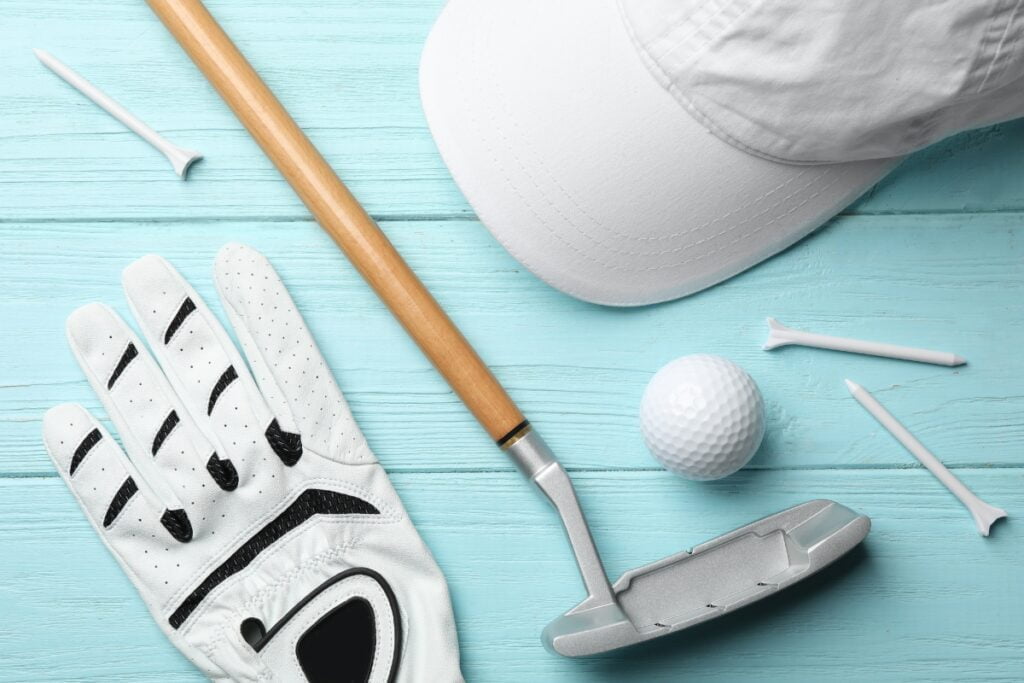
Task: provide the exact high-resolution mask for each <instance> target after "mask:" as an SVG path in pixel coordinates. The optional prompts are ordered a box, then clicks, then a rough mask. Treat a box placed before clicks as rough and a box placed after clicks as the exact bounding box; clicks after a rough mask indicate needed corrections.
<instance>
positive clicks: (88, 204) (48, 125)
mask: <svg viewBox="0 0 1024 683" xmlns="http://www.w3.org/2000/svg"><path fill="white" fill-rule="evenodd" d="M209 5H210V8H211V9H212V10H213V11H214V12H215V14H216V15H217V17H218V19H219V20H220V21H221V22H222V23H223V24H224V25H225V26H227V27H228V28H229V32H230V34H231V36H232V38H233V39H234V40H235V41H237V42H238V43H239V44H240V45H244V46H245V50H244V52H245V54H246V57H248V59H249V60H250V61H251V62H252V64H253V66H254V67H255V68H256V70H257V71H258V72H259V73H260V75H261V76H262V77H263V78H264V80H266V82H267V84H268V85H269V86H270V88H271V89H272V90H273V91H274V93H275V94H276V95H277V97H278V98H279V99H280V100H281V101H282V102H283V103H284V105H285V106H286V107H287V108H288V110H289V111H290V112H291V114H292V116H294V117H295V119H296V121H297V122H298V123H299V125H300V126H302V128H303V129H304V130H305V131H306V133H307V134H308V135H309V136H310V138H311V139H312V140H313V142H314V144H316V146H317V147H318V148H319V149H320V151H321V152H322V153H323V155H324V156H325V157H326V159H327V161H328V162H330V164H331V166H332V167H333V168H335V169H336V170H337V171H338V172H339V174H340V175H341V176H342V177H343V178H344V179H345V182H346V184H347V185H348V186H349V187H350V188H351V189H352V191H353V193H354V194H355V195H356V197H358V198H359V200H360V202H361V203H362V204H363V205H364V206H366V207H367V209H368V210H369V211H370V213H371V214H372V215H373V216H375V217H377V218H378V219H387V218H421V217H454V216H457V217H470V216H471V215H472V212H471V210H470V209H469V207H468V206H467V205H466V203H465V201H464V200H463V199H462V197H461V196H460V194H459V193H458V191H457V189H456V188H455V187H454V185H453V184H452V183H451V182H450V180H449V178H448V173H447V171H446V170H445V168H444V165H443V164H442V163H441V160H440V158H439V157H438V155H437V152H436V151H435V148H434V145H433V142H432V141H431V139H430V135H429V133H428V131H427V126H426V122H425V121H424V118H423V114H422V112H421V108H420V102H419V95H418V90H417V68H418V62H419V55H420V51H421V49H422V45H423V41H424V39H425V38H426V35H427V33H428V31H429V29H430V25H431V23H432V22H433V20H434V17H436V15H437V13H438V12H439V11H440V8H441V6H442V5H443V0H374V1H373V2H356V1H355V0H334V1H332V2H316V1H311V0H303V1H302V2H273V1H271V0H210V3H209ZM0 16H2V17H3V21H2V22H0V57H2V58H3V64H4V74H3V77H2V81H0V82H2V85H3V95H4V103H3V107H0V178H2V179H4V181H5V182H4V183H3V184H2V185H0V219H10V218H20V219H32V220H40V221H48V220H59V221H67V220H110V219H113V218H140V219H144V220H152V219H155V218H169V217H178V218H192V219H199V218H250V219H254V220H268V219H303V218H305V215H306V212H305V209H304V208H303V207H302V204H301V203H300V202H299V201H298V200H297V199H296V198H295V197H294V195H293V194H292V192H291V191H290V189H289V188H288V187H287V186H286V185H285V184H284V183H282V182H280V178H279V176H278V174H277V172H276V171H275V170H274V168H273V166H272V165H271V163H270V162H269V161H268V160H267V159H265V158H264V156H263V154H262V153H261V151H260V149H259V147H258V146H257V145H256V144H255V143H254V142H253V141H252V140H251V139H250V138H249V136H248V134H247V133H246V132H245V131H244V130H243V129H242V127H241V125H240V124H239V123H238V122H237V121H236V120H235V118H234V116H233V115H232V114H231V112H230V111H229V110H228V108H227V107H225V106H224V105H223V103H222V102H221V100H220V98H219V96H218V95H217V93H216V92H215V91H214V90H213V88H212V87H210V86H209V85H208V84H206V83H205V82H203V80H202V79H199V78H196V74H195V67H194V66H193V65H192V64H191V63H190V62H189V60H188V57H186V56H185V55H184V54H183V53H182V51H181V49H180V48H179V47H178V45H177V44H176V43H175V41H174V39H173V38H171V36H170V35H168V34H167V32H166V30H165V29H164V28H163V27H162V26H161V25H160V23H159V22H157V21H154V19H153V16H152V12H150V11H149V9H148V8H147V7H146V6H145V4H144V3H142V2H123V1H117V0H99V1H95V2H89V3H82V2H80V1H78V0H47V1H46V2H44V3H40V2H31V1H30V0H0ZM33 47H42V48H46V49H47V50H49V51H50V52H52V53H53V54H54V55H56V56H57V57H59V58H60V59H62V60H63V61H65V62H67V63H68V64H69V65H70V66H72V67H73V68H75V69H76V70H78V71H80V72H81V73H82V74H83V75H85V76H86V77H87V78H89V79H90V80H92V81H94V82H95V83H96V84H97V85H99V86H101V87H103V88H104V89H105V90H107V91H108V92H109V93H110V94H111V95H112V96H113V97H115V98H116V99H118V100H119V101H121V102H123V104H124V105H125V106H127V107H128V108H129V109H131V110H132V111H133V112H134V113H136V114H138V115H139V116H140V118H142V119H143V120H145V121H146V122H147V123H148V124H150V125H151V126H153V127H154V128H155V129H156V130H158V131H160V132H161V133H165V134H167V137H168V138H169V139H171V140H173V141H175V142H177V143H179V144H183V145H185V146H188V147H190V148H194V149H198V150H200V151H202V152H203V153H204V154H205V155H206V158H205V159H204V160H203V161H202V162H200V163H199V164H197V165H196V166H195V168H193V169H192V170H191V171H190V172H189V173H190V181H189V182H185V183H183V182H181V181H180V180H179V179H178V178H177V177H175V175H174V173H172V172H168V170H167V167H166V164H163V163H162V162H161V159H160V157H159V155H158V153H157V152H155V151H154V150H152V149H150V148H149V147H147V146H146V144H145V143H143V142H141V141H139V140H138V139H137V138H136V137H135V136H134V135H133V134H132V133H129V132H128V131H126V130H124V129H123V127H121V126H120V124H118V123H117V122H116V121H113V120H111V119H110V118H109V117H108V116H107V115H106V114H104V113H103V112H101V111H99V110H97V109H96V108H95V107H94V106H93V105H91V104H90V103H89V102H86V101H84V100H82V98H81V97H79V96H77V95H75V94H74V93H73V92H71V91H70V90H69V89H68V87H67V85H65V84H64V83H62V82H60V80H59V79H57V78H56V77H54V76H53V75H52V74H48V73H46V70H45V69H44V68H43V67H42V66H41V65H40V64H39V63H38V61H37V60H36V59H35V57H34V56H33V55H32V51H31V49H32V48H33ZM1022 145H1024V122H1020V121H1019V122H1016V123H1012V124H1005V125H1000V126H996V127H993V128H990V129H986V130H983V131H975V132H971V133H966V134H964V135H960V136H957V137H955V138H953V139H951V140H948V141H945V142H942V143H940V144H938V145H936V146H935V147H933V148H930V149H928V150H926V151H924V152H922V153H920V154H917V155H915V156H913V157H912V158H910V159H909V160H908V161H907V162H906V163H905V164H904V165H903V167H901V168H900V169H898V170H897V171H895V172H894V173H893V174H891V175H890V176H889V178H888V179H887V180H885V181H883V182H882V183H881V184H880V185H879V186H878V187H876V188H875V189H874V190H872V191H871V192H870V193H869V196H868V197H866V198H865V199H863V200H861V201H860V202H858V203H857V204H855V205H854V206H853V207H851V208H850V209H849V210H848V211H850V212H855V213H871V214H878V213H892V212H901V213H919V212H960V211H972V212H992V211H1020V210H1024V182H1021V180H1020V179H1021V178H1022V177H1024V155H1021V154H1020V153H1019V150H1020V149H1021V146H1022ZM112 198H116V201H111V200H112Z"/></svg>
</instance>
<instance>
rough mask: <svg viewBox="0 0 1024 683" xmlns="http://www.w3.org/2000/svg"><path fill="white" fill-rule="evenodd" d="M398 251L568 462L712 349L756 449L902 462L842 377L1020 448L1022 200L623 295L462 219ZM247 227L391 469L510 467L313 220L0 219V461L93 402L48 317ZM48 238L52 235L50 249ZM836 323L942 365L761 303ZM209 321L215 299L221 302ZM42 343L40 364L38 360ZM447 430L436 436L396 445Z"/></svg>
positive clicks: (601, 452) (989, 449)
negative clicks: (653, 387) (669, 369)
mask: <svg viewBox="0 0 1024 683" xmlns="http://www.w3.org/2000/svg"><path fill="white" fill-rule="evenodd" d="M383 227H384V229H385V231H386V232H388V234H389V235H390V237H391V239H392V240H394V242H395V244H396V245H397V246H398V248H399V250H400V251H401V252H402V253H403V254H404V255H405V256H406V258H408V260H409V262H410V263H411V264H412V266H413V267H414V268H415V269H416V270H417V271H418V272H419V274H420V275H421V277H423V279H424V281H425V282H426V283H427V285H428V286H429V287H430V288H431V289H432V290H433V291H434V292H435V293H436V295H437V297H438V299H439V300H440V301H441V303H442V305H444V306H445V307H446V308H447V309H448V310H449V311H450V312H451V315H452V316H453V317H454V319H455V320H456V322H457V323H458V324H459V326H460V327H462V328H463V329H464V330H465V331H466V333H467V335H468V336H469V338H470V339H471V340H472V341H473V343H474V345H476V346H477V347H478V348H479V349H480V351H481V353H482V355H483V357H484V358H485V359H486V361H487V362H488V363H490V364H491V365H492V366H493V368H494V370H495V372H496V373H497V375H498V377H499V378H500V379H501V381H502V382H503V383H505V384H506V385H507V386H508V387H509V389H510V391H511V393H512V395H513V397H514V398H515V399H516V400H517V401H519V402H521V404H522V405H523V407H524V408H525V409H526V410H527V411H528V414H530V415H532V416H533V419H534V421H535V422H536V423H537V424H538V426H539V427H540V428H541V429H542V430H543V432H544V434H545V436H546V438H547V439H548V440H549V441H550V442H551V443H552V446H553V447H554V448H555V452H556V453H557V454H558V455H559V457H560V459H562V460H564V461H565V463H566V464H567V465H568V466H569V467H572V468H577V469H578V468H584V469H608V468H650V467H654V466H656V463H655V462H654V461H653V460H652V459H651V458H650V456H649V455H648V454H647V453H646V451H645V449H644V447H643V445H642V443H641V441H640V438H639V432H638V427H637V423H636V409H637V405H639V399H640V395H641V393H642V392H643V388H644V386H645V385H646V383H647V381H648V380H649V378H650V376H651V374H652V373H653V372H655V371H656V370H657V369H658V368H659V367H660V366H661V365H662V364H663V363H665V362H667V361H668V360H671V359H672V358H674V357H676V356H680V355H683V354H686V353H701V352H703V353H707V352H711V353H720V354H723V355H725V356H727V357H730V358H733V359H734V360H736V361H737V362H738V363H740V364H741V365H742V366H743V367H745V368H747V369H748V370H749V371H750V372H751V373H752V374H753V376H754V378H755V379H756V380H757V381H758V382H759V383H760V386H761V389H762V391H763V393H764V394H765V397H766V400H767V402H768V407H769V429H768V440H767V443H766V445H765V447H764V448H763V449H762V452H761V453H760V454H759V455H758V456H757V458H756V459H755V460H754V461H753V463H752V466H754V467H758V468H806V467H873V466H874V467H877V466H881V467H908V466H914V464H915V463H914V462H913V461H912V460H911V459H910V458H909V456H907V455H906V454H905V453H903V452H902V450H900V448H899V447H898V445H896V444H895V443H894V442H892V441H891V440H890V439H889V437H888V436H887V435H886V434H885V433H884V432H883V431H881V430H880V429H879V428H878V427H877V425H875V424H874V422H872V421H871V420H870V419H869V418H868V417H867V416H866V415H864V414H862V411H861V410H860V408H859V406H857V405H856V403H855V402H853V401H852V399H850V397H849V396H848V394H847V392H846V389H845V387H844V386H843V383H842V380H843V378H844V377H847V376H849V377H851V378H853V379H855V380H856V381H858V382H860V383H861V384H863V385H864V386H867V387H869V388H870V389H871V390H872V391H874V392H877V393H878V395H879V396H880V397H881V398H880V400H884V401H885V402H886V405H887V406H889V407H890V409H891V410H892V411H893V412H894V413H896V414H897V415H899V416H900V418H901V419H903V420H904V421H905V422H906V423H907V424H908V425H910V426H911V428H912V429H914V430H915V432H916V433H917V434H918V436H919V437H920V438H921V439H922V440H923V441H924V442H925V443H926V444H927V445H928V446H929V447H931V448H932V449H933V450H934V451H935V453H936V454H938V455H939V457H941V458H943V459H944V460H945V461H946V462H947V464H950V465H953V466H958V465H967V464H974V465H998V464H1003V465H1012V464H1016V463H1020V462H1021V461H1022V455H1024V448H1022V446H1021V443H1022V441H1024V425H1022V424H1021V421H1020V415H1021V413H1022V411H1024V394H1022V392H1021V391H1020V378H1021V377H1022V376H1024V357H1022V356H1021V354H1020V353H1019V352H1018V349H1017V344H1016V343H1014V342H1013V340H1021V339H1024V309H1022V307H1021V306H1020V304H1019V302H1020V301H1021V298H1022V296H1024V220H1022V216H1021V215H1020V214H986V215H973V216H852V217H845V218H842V219H841V220H839V221H837V222H836V223H835V224H833V225H831V226H829V227H828V228H826V229H824V230H823V231H821V232H820V233H818V234H817V235H816V236H814V237H812V238H810V239H808V240H806V241H804V242H802V243H801V244H799V245H797V246H796V247H794V248H793V249H790V250H789V251H787V252H786V253H784V254H782V255H780V256H778V257H776V258H774V259H772V260H770V261H769V262H767V263H765V264H763V265H761V266H759V267H757V268H755V269H754V270H752V271H750V272H748V273H746V274H744V275H742V276H740V277H738V278H735V279H733V280H730V281H729V282H727V283H725V284H724V285H721V286H719V287H715V288H713V289H711V290H709V291H707V292H705V293H702V294H700V295H698V296H695V297H690V298H688V299H684V300H682V301H677V302H674V303H671V304H668V305H664V306H656V307H651V308H644V309H635V310H616V309H606V308H601V307H597V306H592V305H588V304H583V303H580V302H578V301H575V300H573V299H570V298H568V297H565V296H563V295H560V294H558V293H557V292H554V291H553V290H551V289H549V288H547V287H544V286H543V285H541V284H539V283H538V282H537V281H536V280H534V279H533V278H532V276H530V275H529V274H526V273H524V272H522V270H521V268H520V267H519V266H518V265H517V264H516V263H515V261H513V260H512V259H511V258H510V257H509V256H508V255H507V254H506V253H505V252H504V251H503V250H502V249H501V248H500V247H499V246H498V245H497V244H496V243H495V242H494V241H493V240H492V239H491V238H490V236H489V235H488V234H487V232H486V231H485V230H484V229H483V228H481V226H480V225H479V224H477V223H474V222H464V221H443V222H408V223H385V224H384V226H383ZM228 240H241V241H245V242H247V243H249V244H252V245H253V246H255V247H257V248H259V249H261V250H263V251H264V252H265V253H267V254H268V255H269V257H270V258H271V260H272V262H273V263H274V264H275V266H276V267H277V268H278V269H279V270H280V271H281V273H282V275H283V277H284V279H285V282H286V283H287V284H288V285H289V287H290V288H291V290H292V292H293V295H294V296H295V299H296V301H297V302H298V305H299V308H300V310H302V311H303V313H304V315H305V316H306V319H307V322H308V323H309V325H310V326H311V329H312V330H313V333H314V335H315V336H316V337H317V339H318V340H319V341H320V342H321V346H322V348H323V351H324V353H325V355H326V358H327V360H328V362H329V363H330V365H331V366H332V368H333V369H334V372H335V375H336V376H337V377H338V378H339V380H340V382H341V386H342V387H343V389H344V390H345V392H346V395H347V396H348V398H349V400H350V402H351V403H352V407H353V410H354V411H355V414H356V417H357V419H358V420H359V421H360V424H361V425H362V426H363V428H364V429H365V430H366V433H367V435H368V437H369V438H370V443H371V444H372V445H373V447H374V449H375V450H376V451H377V453H378V455H379V456H380V458H381V459H382V461H383V462H384V463H386V464H387V465H388V466H389V467H390V468H392V469H414V470H424V469H431V468H441V469H445V470H450V469H480V468H484V469H504V468H511V465H510V464H509V463H507V462H506V461H505V460H504V459H503V458H502V457H501V455H500V454H498V453H496V452H494V451H493V447H491V446H490V445H489V444H488V441H487V439H486V438H485V436H484V435H483V434H482V433H481V432H480V430H479V429H478V427H477V426H476V425H475V424H474V423H473V421H472V418H471V417H470V416H469V414H468V413H467V412H466V411H465V409H464V408H463V407H462V406H461V405H460V403H459V401H458V400H457V399H456V398H455V397H454V396H453V395H452V394H451V392H450V390H449V389H448V388H447V387H446V386H445V384H444V382H443V381H441V379H440V378H439V377H438V376H437V374H436V373H435V372H433V370H432V369H431V368H430V366H429V364H428V363H427V362H426V360H425V359H424V358H423V357H422V355H420V353H419V352H418V351H417V349H416V348H415V347H414V346H413V345H412V344H411V343H410V342H409V341H408V339H407V338H406V337H405V335H404V334H403V332H402V330H401V329H400V328H399V327H398V325H397V324H395V323H394V321H393V320H392V319H391V317H390V315H389V314H388V313H387V311H385V310H384V309H383V308H382V307H381V306H380V304H379V303H378V302H377V300H376V298H375V297H374V296H373V294H372V293H371V292H370V291H369V290H368V289H367V288H366V286H365V285H364V284H363V283H362V281H361V279H360V278H359V276H358V274H357V273H355V272H354V270H353V269H352V268H351V267H350V266H349V265H348V264H347V263H346V262H345V259H344V257H343V256H342V255H341V254H339V253H338V252H337V250H336V249H334V247H333V245H331V243H330V240H329V239H328V238H327V237H326V236H324V235H322V234H321V233H320V231H319V230H318V229H317V227H316V226H315V225H314V224H313V223H312V222H306V223H256V224H251V223H248V222H245V221H242V222H219V223H216V224H209V223H200V224H192V223H190V222H174V223H166V224H158V225H146V224H137V223H103V224H75V225H71V226H64V225H57V224H54V225H32V226H27V225H0V244H2V245H4V248H5V249H6V252H7V253H8V254H10V255H11V256H12V258H11V263H10V265H9V266H8V268H7V270H6V271H5V272H4V273H0V278H2V279H3V288H4V291H5V292H6V293H7V294H6V296H5V297H4V298H2V299H0V316H2V318H3V319H5V320H11V321H17V324H14V325H10V326H6V327H0V347H2V348H3V349H4V353H3V356H2V357H0V360H2V362H3V363H5V365H6V371H5V372H4V386H2V387H0V424H3V425H4V431H5V434H6V435H7V439H8V441H7V453H6V457H4V458H2V459H0V471H2V472H9V473H18V472H35V473H40V472H47V471H49V462H48V461H47V460H46V458H45V455H44V454H43V453H42V452H41V450H40V447H39V441H38V435H39V429H40V420H41V416H42V413H43V412H44V411H45V410H46V408H48V407H49V406H51V405H54V404H56V403H59V402H61V401H79V402H82V403H83V404H85V405H86V406H87V407H89V408H91V409H94V410H98V409H99V407H98V401H97V400H96V399H95V397H94V396H93V395H92V393H91V391H90V390H89V388H88V386H87V384H86V382H85V381H84V379H83V378H82V376H81V374H80V373H79V371H78V369H77V367H76V366H75V365H74V362H73V361H72V359H71V355H70V353H69V351H68V350H67V347H66V344H65V342H64V339H63V334H62V330H63V324H64V318H65V317H66V316H67V314H68V313H69V312H70V311H71V310H73V309H74V308H75V307H76V306H79V305H82V304H84V303H87V302H89V301H95V300H99V301H105V302H108V303H110V304H111V305H113V306H115V308H118V309H119V310H120V311H121V312H122V313H123V314H125V315H129V314H128V311H127V310H126V307H125V305H124V298H123V295H122V293H121V285H120V272H121V269H122V268H124V267H125V266H126V265H127V264H128V263H130V262H131V261H132V260H133V259H134V258H136V257H137V256H140V255H142V254H144V253H147V252H157V253H160V254H163V255H164V256H165V257H167V258H168V259H169V260H170V261H171V262H173V263H174V264H175V265H176V266H178V267H179V268H180V269H181V270H182V272H183V273H184V274H185V275H186V276H187V277H188V278H189V279H190V280H191V281H192V282H193V284H195V285H196V287H197V288H198V289H199V291H200V293H202V294H203V295H204V296H205V297H206V298H207V301H208V303H210V304H211V306H213V307H214V309H215V310H216V309H219V308H220V307H219V302H218V301H217V299H216V294H215V293H214V291H213V287H212V272H211V268H212V262H213V257H214V254H216V251H217V249H218V248H219V247H220V245H221V244H222V243H224V242H226V241H228ZM54 245H61V248H60V249H55V248H54ZM767 315H775V316H777V317H778V318H779V319H780V320H782V321H784V322H787V323H790V324H792V325H794V326H804V327H807V328H808V329H817V330H820V331H823V332H830V333H834V334H840V335H846V336H859V337H866V338H875V339H881V340H886V341H892V342H897V343H905V344H914V345H920V346H925V347H930V348H938V349H945V350H949V351H953V352H956V353H960V354H962V355H964V356H966V357H967V358H968V361H969V363H968V365H967V366H964V367H962V368H952V369H951V368H939V367H935V366H928V365H921V364H916V363H906V362H898V361H891V360H886V359H880V358H868V357H861V356H855V355H849V354H841V353H834V352H827V351H819V350H814V349H802V348H789V349H780V350H777V351H774V352H772V353H767V352H764V351H761V349H760V344H761V343H762V342H763V340H764V337H765V336H766V329H767V327H766V325H765V323H764V317H765V316H767ZM222 319H223V318H222ZM40 358H45V359H46V360H45V362H41V361H40V360H39V359H40ZM438 442H445V443H446V444H448V446H447V447H446V448H444V449H440V450H433V449H430V450H428V449H425V448H422V447H412V444H420V443H428V444H430V443H438Z"/></svg>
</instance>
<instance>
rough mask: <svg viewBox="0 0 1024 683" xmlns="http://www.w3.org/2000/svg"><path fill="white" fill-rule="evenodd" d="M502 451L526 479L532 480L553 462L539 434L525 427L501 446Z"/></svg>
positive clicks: (548, 449) (552, 456) (549, 450)
mask: <svg viewBox="0 0 1024 683" xmlns="http://www.w3.org/2000/svg"><path fill="white" fill-rule="evenodd" d="M503 450H504V451H505V453H506V454H507V455H508V457H510V458H512V462H514V463H515V464H516V467H518V468H519V471H520V472H522V473H523V475H524V476H525V477H526V478H527V479H531V480H532V479H533V478H534V477H536V476H537V474H538V473H539V472H541V471H542V470H543V469H544V468H545V467H547V466H548V465H551V464H552V463H554V462H555V456H554V455H553V454H552V453H551V449H550V448H548V445H547V444H546V443H544V439H542V438H540V434H538V433H537V432H535V431H533V429H532V428H531V427H530V426H529V425H526V426H525V427H524V428H523V431H522V432H521V433H520V434H518V435H516V437H515V438H513V439H511V440H510V441H509V442H508V443H507V444H505V445H504V446H503Z"/></svg>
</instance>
